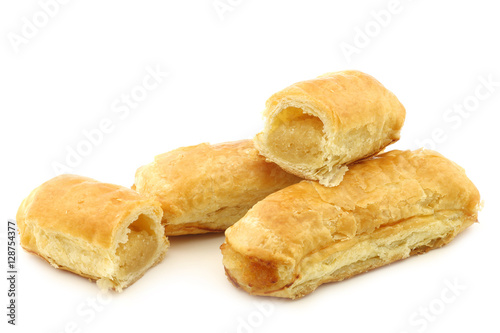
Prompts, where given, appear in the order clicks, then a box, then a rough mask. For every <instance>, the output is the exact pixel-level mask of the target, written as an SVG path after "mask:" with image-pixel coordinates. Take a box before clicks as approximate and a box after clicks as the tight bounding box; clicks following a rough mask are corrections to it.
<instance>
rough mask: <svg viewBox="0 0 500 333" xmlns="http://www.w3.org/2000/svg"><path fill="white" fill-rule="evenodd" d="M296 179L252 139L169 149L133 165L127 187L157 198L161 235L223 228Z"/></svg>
mask: <svg viewBox="0 0 500 333" xmlns="http://www.w3.org/2000/svg"><path fill="white" fill-rule="evenodd" d="M298 181H300V179H299V178H297V177H295V176H293V175H291V174H289V173H287V172H285V171H283V170H282V169H281V168H280V167H278V166H277V165H276V164H274V163H268V162H266V161H265V159H264V158H263V157H262V156H260V155H259V153H258V152H257V150H256V149H255V148H254V146H253V143H252V140H243V141H235V142H227V143H221V144H216V145H210V144H207V143H203V144H200V145H197V146H190V147H183V148H179V149H175V150H173V151H170V152H168V153H165V154H161V155H158V156H156V157H155V160H154V162H152V163H150V164H148V165H145V166H143V167H141V168H139V169H138V170H137V172H136V175H135V184H134V186H133V187H132V188H133V189H135V190H136V191H138V192H139V193H142V194H144V195H148V196H150V197H152V198H154V199H155V200H157V201H159V202H160V203H161V206H162V208H163V220H162V223H163V224H164V226H165V234H166V235H167V236H173V235H186V234H200V233H206V232H216V231H224V230H226V228H227V227H229V226H230V225H232V224H233V223H235V222H236V221H238V220H239V219H240V218H241V217H242V216H243V215H245V213H246V212H247V210H249V209H250V208H251V207H252V206H253V205H254V204H255V203H257V202H258V201H259V200H261V199H263V198H265V197H266V196H267V195H268V194H270V193H272V192H275V191H277V190H280V189H282V188H284V187H286V186H288V185H291V184H295V183H297V182H298Z"/></svg>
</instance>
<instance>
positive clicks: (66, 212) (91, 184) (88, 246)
mask: <svg viewBox="0 0 500 333" xmlns="http://www.w3.org/2000/svg"><path fill="white" fill-rule="evenodd" d="M161 215H162V211H161V208H160V204H159V203H157V202H154V201H153V200H151V199H148V198H144V197H142V196H140V195H139V194H138V193H137V192H135V191H132V190H131V189H128V188H126V187H122V186H118V185H113V184H106V183H101V182H98V181H95V180H93V179H90V178H86V177H81V176H75V175H61V176H58V177H55V178H53V179H51V180H49V181H47V182H45V183H44V184H42V185H41V186H39V187H38V188H36V189H35V190H33V191H32V192H31V194H30V195H29V196H28V197H27V198H26V199H24V201H23V202H22V204H21V206H20V207H19V210H18V212H17V225H18V228H19V233H20V238H21V242H20V243H21V246H22V247H23V248H24V249H25V250H27V251H29V252H32V253H34V254H37V255H39V256H40V257H42V258H43V259H45V260H47V261H48V262H49V263H50V264H51V265H52V266H54V267H56V268H60V269H64V270H67V271H70V272H73V273H76V274H78V275H81V276H84V277H87V278H90V279H92V280H97V284H98V285H99V287H101V288H103V289H108V288H113V289H115V290H117V291H122V289H124V288H126V287H127V286H129V285H131V284H132V283H134V282H135V281H136V280H137V279H139V278H140V277H141V276H142V275H143V274H144V273H145V272H146V271H147V270H148V269H149V268H151V267H152V266H154V265H155V264H157V263H158V262H160V261H161V260H162V259H163V257H164V255H165V252H166V251H167V248H168V244H169V243H168V240H167V239H166V237H165V236H164V234H163V228H162V227H161V225H160V220H161Z"/></svg>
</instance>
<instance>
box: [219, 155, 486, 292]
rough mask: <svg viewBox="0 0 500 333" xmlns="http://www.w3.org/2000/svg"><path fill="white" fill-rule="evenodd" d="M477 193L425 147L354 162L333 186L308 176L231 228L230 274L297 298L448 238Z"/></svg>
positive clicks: (250, 287)
mask: <svg viewBox="0 0 500 333" xmlns="http://www.w3.org/2000/svg"><path fill="white" fill-rule="evenodd" d="M479 203H480V198H479V192H478V190H477V189H476V187H475V186H474V184H473V183H472V182H471V181H470V180H469V179H468V178H467V176H466V175H465V172H464V170H463V169H462V168H460V167H459V166H457V165H456V164H455V163H453V162H451V161H449V160H447V159H446V158H444V157H443V156H441V155H440V154H438V153H436V152H433V151H428V150H417V151H414V152H412V151H391V152H388V153H386V154H382V155H379V156H375V157H372V158H369V159H367V160H364V161H361V162H358V163H355V164H354V165H352V166H350V167H349V171H348V172H347V173H346V174H345V177H344V180H343V181H342V182H341V183H340V184H339V185H338V186H336V187H324V186H321V185H319V184H318V183H317V182H312V181H303V182H300V183H298V184H295V185H292V186H290V187H287V188H285V189H283V190H281V191H278V192H276V193H273V194H271V195H269V196H268V197H267V198H265V199H264V200H262V201H260V202H259V203H257V204H256V205H255V206H254V207H253V208H252V209H251V210H249V212H248V213H247V214H246V215H245V216H244V217H243V218H242V219H241V220H240V221H238V222H237V223H236V224H234V225H233V226H232V227H230V228H229V229H228V230H226V241H225V243H224V244H223V245H222V246H221V249H222V254H223V263H224V266H225V269H226V273H227V275H228V277H229V278H230V280H232V282H233V283H234V284H235V285H237V286H240V287H241V288H243V289H244V290H246V291H247V292H249V293H251V294H255V295H268V296H277V297H286V298H292V299H294V298H299V297H302V296H304V295H307V294H309V293H311V292H312V291H314V290H315V289H316V288H317V287H318V286H319V285H321V284H323V283H327V282H332V281H341V280H344V279H346V278H349V277H351V276H353V275H356V274H359V273H362V272H365V271H368V270H371V269H373V268H376V267H379V266H383V265H386V264H389V263H391V262H394V261H396V260H400V259H404V258H407V257H408V256H411V255H415V254H420V253H424V252H427V251H429V250H432V249H435V248H438V247H441V246H443V245H445V244H447V243H448V242H450V241H451V240H452V239H453V238H454V237H455V236H456V235H457V234H458V233H459V232H461V231H462V230H464V229H465V228H467V227H468V226H470V225H471V224H472V223H474V222H476V221H477V213H478V207H479Z"/></svg>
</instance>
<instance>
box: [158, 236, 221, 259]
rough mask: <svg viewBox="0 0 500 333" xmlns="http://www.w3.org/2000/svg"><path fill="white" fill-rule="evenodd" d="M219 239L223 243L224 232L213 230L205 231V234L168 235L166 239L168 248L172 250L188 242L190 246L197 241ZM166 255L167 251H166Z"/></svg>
mask: <svg viewBox="0 0 500 333" xmlns="http://www.w3.org/2000/svg"><path fill="white" fill-rule="evenodd" d="M216 239H219V240H220V244H222V243H224V233H223V232H213V233H206V234H199V235H180V236H168V240H169V242H170V249H169V250H172V249H173V248H176V247H180V246H184V245H186V244H189V245H190V246H191V245H192V243H198V242H206V241H212V240H216ZM167 255H168V252H167Z"/></svg>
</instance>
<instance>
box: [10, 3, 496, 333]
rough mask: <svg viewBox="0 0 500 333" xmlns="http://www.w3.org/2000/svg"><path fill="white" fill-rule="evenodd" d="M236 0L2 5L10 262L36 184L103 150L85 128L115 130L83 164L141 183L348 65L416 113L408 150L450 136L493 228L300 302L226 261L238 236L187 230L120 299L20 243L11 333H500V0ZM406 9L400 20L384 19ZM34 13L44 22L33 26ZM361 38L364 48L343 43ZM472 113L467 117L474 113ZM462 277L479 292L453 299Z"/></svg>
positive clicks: (83, 168)
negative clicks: (178, 155) (287, 93)
mask: <svg viewBox="0 0 500 333" xmlns="http://www.w3.org/2000/svg"><path fill="white" fill-rule="evenodd" d="M61 1H62V0H61ZM46 2H49V1H48V0H42V1H41V3H46ZM219 3H220V4H222V5H220V6H221V8H222V6H223V5H224V4H226V6H229V7H225V8H226V11H225V12H218V11H217V10H216V9H215V7H214V1H213V0H203V1H153V0H143V1H123V0H121V1H117V0H116V1H77V0H74V1H69V2H68V3H67V4H60V5H59V8H58V9H55V8H54V7H53V6H52V7H51V10H52V16H51V17H49V16H48V15H47V14H43V9H42V7H41V5H40V2H38V1H8V2H7V1H2V3H1V5H0V29H1V31H0V35H1V40H0V57H1V58H0V114H1V121H0V124H1V130H0V133H1V134H0V135H1V138H0V139H1V140H0V142H1V156H2V160H1V166H0V167H1V172H0V175H1V177H2V178H1V184H2V190H1V192H0V196H1V198H0V202H1V214H0V217H1V219H2V221H3V222H2V225H3V227H2V230H0V235H1V236H2V239H1V241H2V244H1V252H0V253H2V254H1V255H0V258H1V261H2V263H1V264H0V266H1V267H3V268H5V267H6V261H7V258H6V257H7V255H6V242H5V241H6V239H5V233H6V226H5V225H6V222H7V219H9V218H11V219H12V218H15V214H16V211H17V208H18V206H19V204H20V203H21V201H22V199H23V198H24V197H25V196H27V195H28V194H29V192H30V191H31V190H32V189H33V188H35V187H36V186H38V185H40V184H41V183H42V182H44V181H46V180H48V179H50V178H52V177H53V176H55V172H54V169H53V165H54V163H56V162H57V163H61V164H65V163H66V162H65V159H66V158H67V157H68V149H76V148H77V147H78V145H80V148H82V147H83V146H82V145H85V143H82V142H83V141H85V140H86V139H85V136H84V134H83V131H92V130H94V129H96V128H98V127H99V124H100V123H101V122H102V121H103V119H108V122H110V123H111V124H112V129H111V130H109V129H108V133H106V134H104V135H103V138H102V139H101V140H100V141H96V142H97V143H96V144H94V145H92V146H90V148H89V147H88V146H86V147H84V148H87V150H88V151H87V153H88V154H87V155H86V156H84V157H82V159H81V160H80V161H76V162H75V161H73V162H74V163H73V165H74V167H72V168H71V172H73V173H77V174H81V175H85V176H89V177H92V178H95V179H98V180H101V181H105V182H111V183H117V184H121V185H125V186H130V185H132V184H133V179H134V173H135V170H136V168H137V167H139V166H141V165H143V164H146V163H149V162H150V161H152V159H153V157H154V156H155V155H157V154H160V153H163V152H166V151H168V150H171V149H174V148H176V147H180V146H186V145H192V144H198V143H201V142H211V143H217V142H222V141H230V140H238V139H242V138H251V137H252V136H253V135H254V134H255V133H256V132H258V131H259V130H260V128H261V126H262V119H261V111H262V110H263V107H264V103H265V101H266V99H267V98H268V97H269V96H270V95H271V94H272V93H274V92H276V91H278V90H280V89H282V88H284V87H285V86H287V85H289V84H292V83H294V82H296V81H300V80H304V79H309V78H313V77H315V76H318V75H320V74H323V73H325V72H330V71H337V70H343V69H359V70H362V71H365V72H367V73H369V74H371V75H373V76H375V77H376V78H377V79H379V80H380V81H381V82H382V83H383V84H384V85H385V86H386V87H388V88H389V89H390V90H392V91H393V92H394V93H395V94H396V96H398V97H399V99H400V100H401V101H402V103H403V104H404V105H405V107H406V109H407V118H406V123H405V126H404V129H403V131H402V138H401V140H400V141H399V142H398V143H397V144H395V145H393V146H392V147H391V148H399V149H415V148H417V147H419V146H421V145H423V142H424V140H427V141H425V142H427V143H426V145H427V147H430V146H431V145H430V143H429V139H431V138H433V135H434V139H433V142H434V144H435V147H434V148H435V149H436V150H438V151H439V152H441V153H442V154H444V155H445V156H447V157H448V158H450V159H452V160H454V161H455V162H457V163H458V164H460V165H461V166H463V167H464V168H465V170H466V171H467V174H468V176H469V177H470V178H471V179H472V180H473V181H474V183H475V184H476V185H477V187H478V188H479V190H480V192H481V195H482V198H483V199H484V202H485V208H484V210H483V211H482V212H481V214H480V223H479V224H475V225H473V226H472V227H471V228H469V229H468V230H466V231H465V232H464V233H463V234H461V235H459V236H458V237H457V238H456V239H455V240H454V241H453V242H452V243H451V244H449V245H448V246H446V247H444V248H442V249H440V250H435V251H432V252H430V253H428V254H426V255H422V256H419V257H414V258H410V259H408V260H404V261H401V262H398V263H395V264H392V265H390V266H388V267H384V268H381V269H377V270H375V271H372V272H370V273H367V274H363V275H361V276H358V277H355V278H352V279H350V280H347V281H344V282H340V283H334V284H330V285H324V286H321V287H320V288H318V290H316V291H315V292H314V293H312V294H311V295H309V296H307V297H305V298H303V299H301V300H298V301H289V300H280V299H272V298H262V297H253V296H249V295H248V294H246V293H244V292H242V291H241V290H238V289H236V288H234V287H233V286H232V285H231V284H230V283H229V282H228V281H227V280H226V277H225V275H224V271H223V267H222V264H221V259H222V257H221V254H220V250H219V246H220V244H221V243H222V242H223V239H224V238H223V235H205V236H192V237H181V238H173V237H172V238H171V249H170V250H169V252H168V254H167V256H166V258H165V260H164V261H163V262H162V263H161V264H160V265H158V266H157V267H155V268H153V269H152V270H151V271H149V272H148V273H146V275H145V276H144V277H143V278H142V279H140V280H139V281H138V282H136V283H135V284H134V285H133V286H132V287H130V288H129V289H127V290H125V292H123V293H122V294H112V296H106V297H105V298H103V297H102V296H101V295H100V294H99V291H98V288H97V286H96V285H95V284H94V283H90V282H89V281H87V280H86V279H84V278H81V277H79V276H76V275H73V274H70V273H66V272H63V271H59V270H56V269H54V268H52V267H51V266H50V265H48V264H47V263H46V262H44V261H43V260H41V259H40V258H38V257H36V256H33V255H30V254H27V253H26V252H24V251H23V250H22V249H21V248H20V247H19V248H18V268H19V275H18V285H17V291H18V298H17V302H18V303H17V304H18V325H17V326H16V327H12V326H10V325H7V324H6V321H7V317H6V315H5V313H6V312H7V310H6V309H5V306H6V304H7V301H8V300H7V296H6V293H7V285H6V279H5V278H2V279H1V280H2V281H3V282H2V284H1V288H2V290H1V291H0V294H1V295H2V298H1V302H0V303H1V305H2V306H1V308H2V309H3V310H2V311H0V312H1V313H0V318H2V319H1V321H2V324H1V325H2V327H7V328H8V332H65V331H66V332H74V331H76V332H110V331H119V330H125V331H140V332H146V331H150V330H154V331H168V332H304V331H308V332H313V331H322V332H395V333H401V332H408V333H413V332H471V331H476V332H484V331H488V332H493V331H495V332H497V331H498V330H499V326H500V325H499V322H498V313H499V310H500V306H499V305H498V304H499V303H498V299H499V297H500V291H499V285H498V269H497V268H496V267H497V266H498V253H499V250H498V246H497V245H496V243H497V239H498V234H499V233H500V227H499V224H498V222H499V221H498V214H495V209H497V207H498V199H499V195H498V192H497V188H498V186H499V184H498V183H499V177H498V170H497V168H498V167H497V166H498V164H497V163H495V161H497V160H498V159H497V158H496V156H495V154H496V152H497V151H498V144H499V142H500V140H499V138H500V136H499V133H498V132H499V130H498V122H499V120H500V117H499V113H498V112H499V111H500V108H499V107H500V83H499V82H500V65H499V61H500V43H499V37H498V33H499V32H500V20H499V17H498V8H497V7H494V3H495V2H494V1H491V0H475V1H451V0H450V1H430V0H421V1H410V0H401V1H400V2H399V5H398V4H397V3H396V5H394V3H393V2H391V1H389V0H384V1H381V0H377V1H311V0H310V1H290V0H286V1H285V0H282V1H250V0H248V1H246V0H232V1H231V0H223V1H219ZM228 8H229V9H228ZM389 10H391V11H392V14H390V17H388V16H387V15H383V14H384V13H387V12H389ZM389 13H390V12H389ZM44 15H45V16H44ZM376 17H378V21H377V19H376ZM44 18H48V20H46V22H45V21H44ZM27 22H28V23H27ZM29 22H31V23H33V22H35V23H36V24H37V25H38V26H39V27H36V26H35V29H36V30H35V31H33V29H32V30H31V31H30V29H29V28H28V27H27V25H29V24H30V23H29ZM360 31H361V32H360ZM362 31H367V32H362ZM23 33H24V35H23ZM366 33H368V35H365V36H363V35H364V34H366ZM27 37H29V38H27ZM20 40H21V41H22V42H20ZM347 45H351V49H350V50H351V51H353V48H356V50H355V52H356V53H352V54H350V55H348V54H346V53H345V52H343V51H342V48H344V49H346V48H349V46H347ZM353 52H354V51H353ZM147 68H150V69H152V70H156V69H158V70H160V71H162V72H168V76H167V77H164V78H163V79H162V80H161V81H162V82H161V84H159V85H158V86H157V87H156V88H155V89H153V90H152V91H148V92H147V96H144V100H143V101H141V102H139V103H137V104H138V105H136V106H135V105H134V106H135V107H134V108H129V110H127V109H126V108H125V109H123V108H122V109H120V110H122V111H120V112H114V111H117V108H118V106H120V105H121V106H122V107H123V105H124V104H120V103H122V102H121V98H122V97H123V95H126V94H131V92H133V91H135V92H136V94H139V93H140V90H141V88H140V85H141V84H142V81H143V80H144V78H145V77H146V76H147V75H148V72H147ZM485 80H486V81H487V80H490V81H492V82H493V83H491V84H486V85H485V84H484V81H485ZM152 82H153V81H150V83H152ZM477 94H479V95H477ZM137 96H139V95H137ZM459 108H462V109H463V110H465V111H464V112H462V114H460V113H458V112H457V110H459ZM126 111H130V112H128V114H126ZM2 271H3V270H2ZM5 272H6V270H5ZM3 274H6V273H2V276H3ZM450 283H451V284H454V283H456V284H459V286H460V288H461V289H459V290H458V291H455V293H453V291H451V290H448V288H449V287H448V285H449V284H450ZM443 295H444V296H443ZM443 297H444V299H445V300H446V301H447V302H444V301H443ZM450 298H452V300H451V301H450ZM263 301H264V303H262V304H261V305H257V303H256V302H263ZM92 304H94V305H92ZM426 308H430V310H429V313H430V315H429V317H427V319H424V318H425V317H423V315H421V314H420V312H419V311H425V309H426ZM2 332H5V330H4V328H2Z"/></svg>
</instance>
